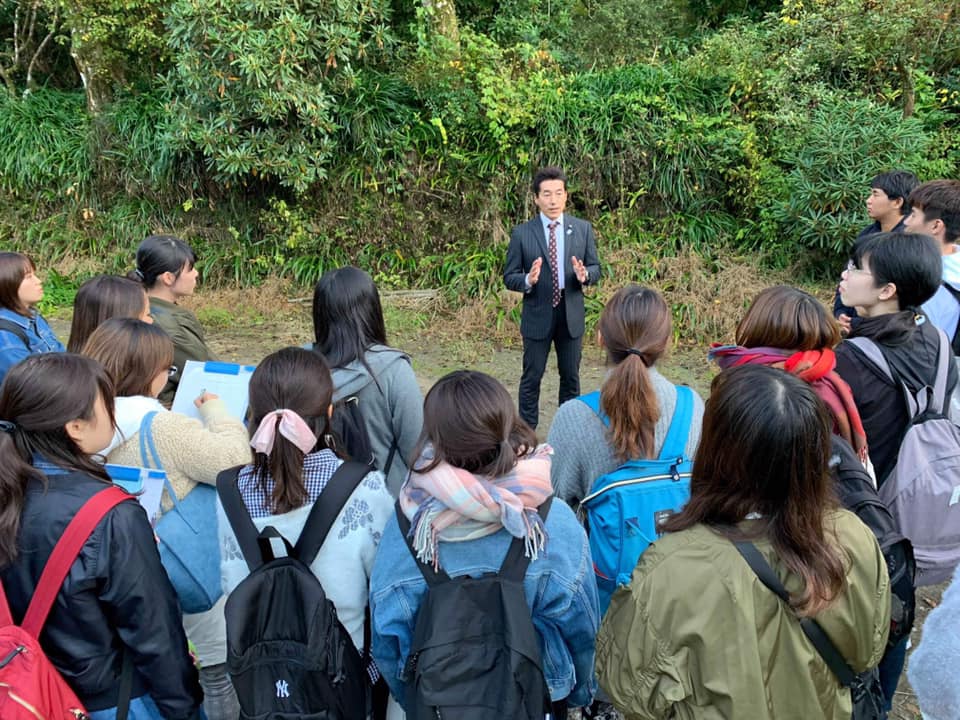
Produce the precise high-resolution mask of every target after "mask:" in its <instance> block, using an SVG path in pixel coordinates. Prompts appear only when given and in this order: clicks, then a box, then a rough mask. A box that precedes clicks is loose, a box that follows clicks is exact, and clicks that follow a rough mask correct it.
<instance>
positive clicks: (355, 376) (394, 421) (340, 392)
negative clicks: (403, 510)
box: [333, 345, 423, 497]
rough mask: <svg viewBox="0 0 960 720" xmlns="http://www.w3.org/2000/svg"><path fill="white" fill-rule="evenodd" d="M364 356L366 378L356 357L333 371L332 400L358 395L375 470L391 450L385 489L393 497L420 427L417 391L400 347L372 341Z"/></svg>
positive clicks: (405, 475)
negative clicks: (375, 461)
mask: <svg viewBox="0 0 960 720" xmlns="http://www.w3.org/2000/svg"><path fill="white" fill-rule="evenodd" d="M364 360H366V363H367V365H369V366H370V369H371V370H373V375H372V376H371V375H370V372H369V371H368V370H367V368H366V367H364V365H363V363H361V362H359V361H354V362H352V363H350V364H349V365H347V366H345V367H342V368H334V369H333V387H334V391H333V401H334V402H337V401H339V400H340V399H341V398H344V397H349V396H351V395H356V396H357V397H358V398H359V400H360V411H361V413H362V414H363V419H364V421H365V422H366V424H367V433H368V434H369V435H370V444H371V445H372V446H373V454H374V456H375V457H376V459H377V467H378V468H380V469H383V468H384V467H385V466H386V463H387V458H388V457H389V456H390V451H391V449H394V448H395V449H394V457H393V461H392V462H391V465H390V471H389V473H388V474H387V488H388V489H389V490H390V492H391V493H392V494H393V496H394V497H396V496H397V493H398V492H399V491H400V486H401V485H402V484H403V481H404V480H406V477H407V470H408V463H410V462H412V461H413V458H412V457H411V455H412V454H413V450H414V446H415V445H416V443H417V439H418V438H419V437H420V430H421V429H422V427H423V395H422V394H421V392H420V386H419V385H418V384H417V377H416V375H414V373H413V368H412V367H411V365H410V357H409V356H408V355H406V354H405V353H403V352H401V351H400V350H394V349H393V348H389V347H385V346H383V345H373V346H371V347H370V348H369V349H368V350H367V352H366V353H365V354H364ZM374 378H376V380H374Z"/></svg>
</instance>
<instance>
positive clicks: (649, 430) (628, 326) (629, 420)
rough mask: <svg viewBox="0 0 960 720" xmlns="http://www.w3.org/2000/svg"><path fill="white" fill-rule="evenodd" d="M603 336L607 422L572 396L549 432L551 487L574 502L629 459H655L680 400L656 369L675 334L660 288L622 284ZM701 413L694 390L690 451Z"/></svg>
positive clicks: (605, 315) (610, 306) (693, 448)
mask: <svg viewBox="0 0 960 720" xmlns="http://www.w3.org/2000/svg"><path fill="white" fill-rule="evenodd" d="M598 335H599V339H600V343H601V344H602V345H603V347H604V348H605V349H606V351H607V366H608V367H609V368H610V369H609V371H608V373H607V377H606V379H605V380H604V381H603V386H602V387H601V389H600V407H601V408H602V410H603V412H604V413H605V414H606V415H607V416H608V417H609V419H610V426H609V428H608V427H607V426H606V425H605V424H604V422H603V420H602V419H601V418H600V417H599V416H598V415H597V414H596V413H595V412H594V411H593V410H591V409H590V407H588V406H587V405H586V403H584V402H582V401H580V400H569V401H567V402H565V403H564V404H563V405H561V406H560V409H559V410H557V414H556V415H555V416H554V418H553V423H552V424H551V425H550V432H549V433H548V434H547V442H548V443H549V444H550V445H551V446H552V447H553V449H554V457H553V465H552V468H551V471H550V476H551V479H552V480H553V487H554V489H555V490H556V493H557V497H559V498H561V499H563V500H564V501H565V502H567V503H568V504H570V505H571V506H576V504H578V503H579V502H580V500H581V499H582V498H584V497H585V496H586V495H587V493H589V492H590V487H591V486H592V485H593V481H594V480H596V479H597V478H598V477H600V476H601V475H604V474H606V473H608V472H611V471H613V470H615V469H616V468H617V467H618V466H619V465H620V464H621V463H622V462H624V461H625V460H628V459H630V458H655V457H657V456H658V455H659V453H660V448H661V447H662V445H663V441H664V439H665V437H666V434H667V429H668V428H669V427H670V421H671V420H672V419H673V411H674V408H675V407H676V401H677V388H676V386H675V385H674V384H673V383H671V382H670V381H669V380H667V379H666V378H664V377H663V375H661V374H660V373H659V371H658V370H657V369H656V367H655V364H656V362H657V360H659V359H660V357H661V356H662V355H663V353H664V351H665V350H666V349H667V345H668V344H669V343H670V338H671V337H672V323H671V319H670V309H669V308H668V307H667V304H666V303H665V302H664V301H663V298H662V297H661V296H660V294H659V293H657V292H656V291H655V290H651V289H649V288H644V287H640V286H639V285H627V286H626V287H624V288H621V289H620V290H618V291H617V293H616V294H615V295H614V296H613V297H612V298H611V299H610V301H609V302H608V303H607V305H606V307H605V308H604V309H603V313H602V314H601V316H600V325H599V328H598ZM702 418H703V400H702V399H701V398H700V396H699V395H696V393H694V407H693V419H692V421H691V424H690V434H689V435H688V436H687V447H686V452H687V457H693V453H694V452H695V451H696V448H697V443H698V442H699V441H700V423H701V421H702Z"/></svg>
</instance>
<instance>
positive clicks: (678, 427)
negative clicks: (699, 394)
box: [659, 385, 693, 460]
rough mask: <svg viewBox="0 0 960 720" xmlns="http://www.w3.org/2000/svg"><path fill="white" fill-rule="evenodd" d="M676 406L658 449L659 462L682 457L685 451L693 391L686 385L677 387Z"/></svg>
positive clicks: (690, 419) (691, 419)
mask: <svg viewBox="0 0 960 720" xmlns="http://www.w3.org/2000/svg"><path fill="white" fill-rule="evenodd" d="M676 388H677V405H676V407H674V409H673V418H672V419H671V420H670V429H669V430H667V436H666V438H664V440H663V447H661V448H660V458H659V459H660V460H672V459H674V458H678V457H682V456H683V455H684V454H685V452H684V451H685V450H686V449H687V438H688V437H689V436H690V423H691V422H692V421H693V390H691V389H690V388H688V387H687V386H686V385H677V386H676Z"/></svg>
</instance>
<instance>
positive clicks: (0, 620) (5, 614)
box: [0, 583, 13, 627]
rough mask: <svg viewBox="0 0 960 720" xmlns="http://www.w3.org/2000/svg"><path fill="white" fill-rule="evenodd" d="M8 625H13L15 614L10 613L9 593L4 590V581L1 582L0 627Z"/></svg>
mask: <svg viewBox="0 0 960 720" xmlns="http://www.w3.org/2000/svg"><path fill="white" fill-rule="evenodd" d="M8 625H13V615H12V614H11V613H10V604H9V603H8V602H7V594H6V593H5V592H4V591H3V583H0V627H7V626H8Z"/></svg>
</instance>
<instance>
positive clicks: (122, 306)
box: [67, 275, 153, 353]
mask: <svg viewBox="0 0 960 720" xmlns="http://www.w3.org/2000/svg"><path fill="white" fill-rule="evenodd" d="M112 317H127V318H137V319H138V320H142V321H143V322H145V323H152V322H153V318H152V317H151V315H150V300H149V298H148V297H147V293H146V291H145V290H144V289H143V285H141V284H140V283H138V282H134V281H133V280H130V279H128V278H124V277H119V276H117V275H97V276H96V277H92V278H90V279H89V280H87V281H86V282H85V283H84V284H83V285H81V286H80V289H79V290H77V296H76V298H74V301H73V321H72V322H71V324H70V340H69V341H68V342H67V350H68V351H69V352H72V353H78V352H80V351H81V350H82V349H83V344H84V343H85V342H86V341H87V338H88V337H90V333H92V332H93V331H94V330H96V329H97V327H98V326H99V325H100V323H102V322H103V321H104V320H109V319H110V318H112Z"/></svg>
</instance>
